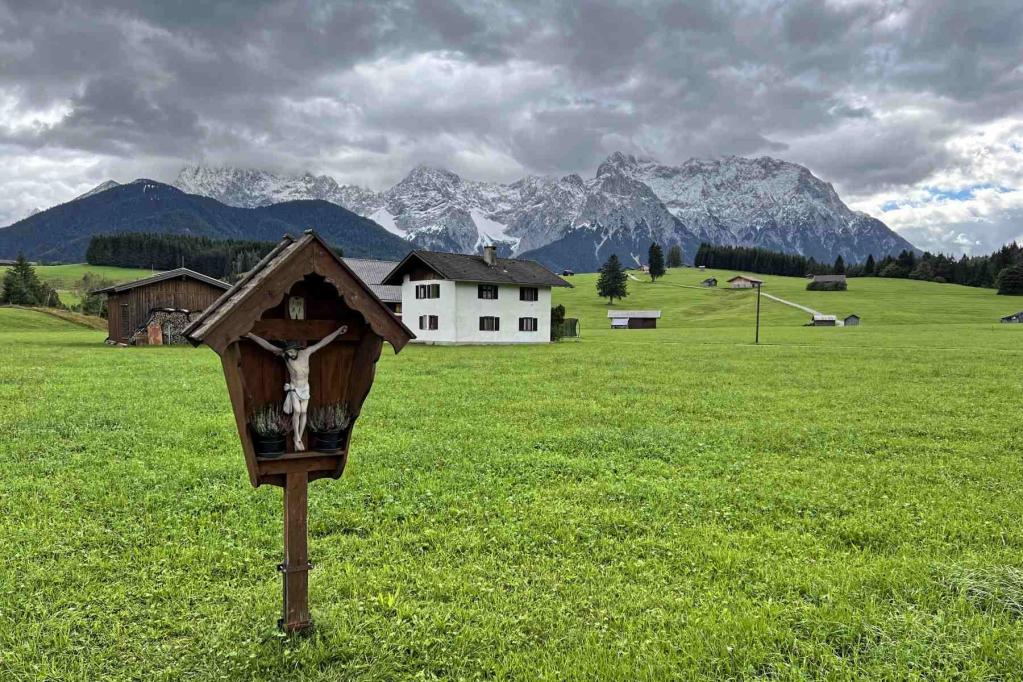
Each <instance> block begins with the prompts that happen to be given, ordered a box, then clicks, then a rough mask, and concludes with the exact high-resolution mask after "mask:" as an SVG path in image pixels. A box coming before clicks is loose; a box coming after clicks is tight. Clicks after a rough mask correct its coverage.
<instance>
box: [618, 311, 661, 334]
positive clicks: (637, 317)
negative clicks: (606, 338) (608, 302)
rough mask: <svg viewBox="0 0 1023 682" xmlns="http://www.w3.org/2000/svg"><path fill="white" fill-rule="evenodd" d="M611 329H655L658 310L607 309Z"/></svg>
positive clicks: (659, 315) (659, 314)
mask: <svg viewBox="0 0 1023 682" xmlns="http://www.w3.org/2000/svg"><path fill="white" fill-rule="evenodd" d="M607 316H608V318H610V320H611V329H656V328H657V320H658V319H660V317H661V311H660V310H609V311H607Z"/></svg>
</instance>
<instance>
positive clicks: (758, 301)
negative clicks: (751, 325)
mask: <svg viewBox="0 0 1023 682" xmlns="http://www.w3.org/2000/svg"><path fill="white" fill-rule="evenodd" d="M762 286H764V285H763V284H762V283H761V284H758V285H757V335H756V339H755V340H754V343H756V344H759V343H760V288H761V287H762Z"/></svg>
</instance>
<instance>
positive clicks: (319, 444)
mask: <svg viewBox="0 0 1023 682" xmlns="http://www.w3.org/2000/svg"><path fill="white" fill-rule="evenodd" d="M344 440H345V432H344V431H310V432H309V449H310V450H316V451H317V452H337V451H338V450H340V449H341V444H342V443H344Z"/></svg>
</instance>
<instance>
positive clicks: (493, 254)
mask: <svg viewBox="0 0 1023 682" xmlns="http://www.w3.org/2000/svg"><path fill="white" fill-rule="evenodd" d="M483 262H484V263H486V264H487V265H490V266H494V265H497V247H496V246H494V245H493V244H489V245H487V246H484V247H483Z"/></svg>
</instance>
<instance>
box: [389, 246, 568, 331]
mask: <svg viewBox="0 0 1023 682" xmlns="http://www.w3.org/2000/svg"><path fill="white" fill-rule="evenodd" d="M381 284H384V285H392V286H393V285H400V286H401V317H402V321H403V322H404V323H405V324H406V325H407V326H408V327H409V329H411V330H412V331H414V332H415V334H416V339H415V340H416V342H418V343H439V344H450V343H548V342H549V341H550V340H551V287H568V286H572V285H571V284H569V283H568V282H566V281H565V280H563V279H561V278H560V277H558V276H557V275H555V274H554V273H553V272H551V271H550V270H548V269H547V268H545V267H544V266H542V265H540V264H539V263H536V262H534V261H529V260H518V259H515V258H498V257H497V250H496V249H495V248H494V247H492V246H487V247H484V249H483V255H482V256H475V255H468V254H462V253H440V252H437V251H413V252H412V253H410V254H409V255H408V256H406V257H405V259H404V260H402V261H401V262H400V263H398V265H397V266H396V267H395V268H394V269H393V270H391V273H390V274H389V275H387V276H386V277H385V278H383V280H382V281H381Z"/></svg>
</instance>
